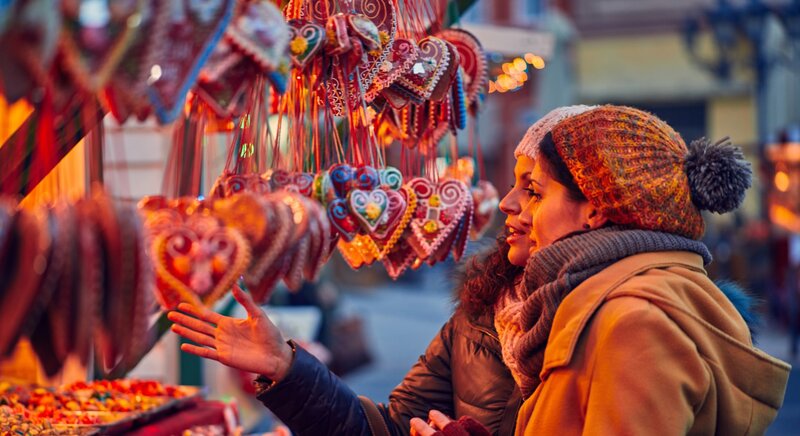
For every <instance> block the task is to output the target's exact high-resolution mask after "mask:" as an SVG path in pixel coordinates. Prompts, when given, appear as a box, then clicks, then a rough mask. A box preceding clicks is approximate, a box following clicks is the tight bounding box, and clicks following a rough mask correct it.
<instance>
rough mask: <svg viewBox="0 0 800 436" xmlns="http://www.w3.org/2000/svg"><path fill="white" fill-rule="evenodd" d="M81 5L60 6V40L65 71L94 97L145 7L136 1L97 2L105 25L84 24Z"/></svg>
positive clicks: (70, 3) (112, 70) (118, 57)
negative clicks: (61, 28) (61, 19)
mask: <svg viewBox="0 0 800 436" xmlns="http://www.w3.org/2000/svg"><path fill="white" fill-rule="evenodd" d="M82 3H83V2H77V1H65V2H63V4H62V10H63V12H64V17H63V18H64V21H65V25H64V26H63V32H64V35H63V36H62V37H61V48H62V50H63V53H64V67H65V68H66V69H67V70H68V71H69V73H70V74H71V75H72V76H73V78H74V79H75V81H76V82H77V83H78V85H79V86H80V87H81V88H83V89H84V90H85V91H86V92H90V93H96V92H97V91H99V90H100V89H101V88H102V87H103V86H105V84H106V82H108V80H109V79H110V78H111V75H112V74H114V72H115V70H116V67H117V65H118V64H119V62H120V61H121V60H122V58H123V56H124V55H125V51H126V50H127V49H128V46H129V45H130V43H131V42H132V40H133V36H134V32H136V31H137V30H139V28H140V27H141V23H142V19H141V17H142V13H143V12H144V11H143V10H142V9H143V8H144V6H145V4H144V2H142V1H137V0H122V1H115V2H113V5H111V4H109V3H110V2H96V3H95V4H96V6H97V7H99V8H103V9H105V10H104V11H103V12H105V14H107V18H106V20H105V22H97V23H95V22H91V23H87V22H86V20H85V19H84V18H83V17H81V4H82Z"/></svg>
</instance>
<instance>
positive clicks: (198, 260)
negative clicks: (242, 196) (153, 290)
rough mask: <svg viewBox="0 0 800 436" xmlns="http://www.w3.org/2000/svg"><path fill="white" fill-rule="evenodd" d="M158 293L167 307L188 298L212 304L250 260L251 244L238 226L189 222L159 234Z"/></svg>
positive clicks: (155, 251) (155, 245)
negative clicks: (239, 230) (204, 224)
mask: <svg viewBox="0 0 800 436" xmlns="http://www.w3.org/2000/svg"><path fill="white" fill-rule="evenodd" d="M152 251H153V255H154V257H155V259H154V260H155V269H156V276H157V279H158V291H159V293H158V295H159V299H160V302H161V304H162V306H163V307H164V308H165V309H168V310H173V309H174V308H175V307H176V306H177V305H178V303H180V302H187V303H191V304H196V305H201V304H202V305H206V306H210V305H211V304H213V303H214V302H216V301H217V300H218V299H219V298H221V297H222V296H223V295H224V294H225V293H226V292H227V291H228V290H229V289H230V288H231V286H233V284H234V283H235V282H236V279H237V278H238V277H239V276H240V275H241V274H243V273H244V272H245V269H246V268H247V266H248V265H249V264H250V247H249V245H248V244H247V241H246V240H245V239H244V237H243V236H242V235H241V234H240V233H239V232H238V231H236V230H234V229H232V228H229V227H222V226H216V227H212V226H201V225H192V224H189V223H187V224H186V225H184V226H181V227H176V228H174V229H172V230H170V231H167V232H165V233H163V234H161V235H160V236H158V237H156V239H155V241H154V242H153V250H152Z"/></svg>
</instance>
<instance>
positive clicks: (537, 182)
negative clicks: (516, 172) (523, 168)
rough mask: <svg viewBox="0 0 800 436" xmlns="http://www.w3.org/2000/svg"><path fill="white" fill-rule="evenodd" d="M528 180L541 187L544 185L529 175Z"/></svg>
mask: <svg viewBox="0 0 800 436" xmlns="http://www.w3.org/2000/svg"><path fill="white" fill-rule="evenodd" d="M528 180H530V181H531V183H536V184H537V185H538V186H539V187H542V188H543V187H544V185H542V184H541V183H540V182H539V181H538V180H536V179H534V178H533V177H529V178H528Z"/></svg>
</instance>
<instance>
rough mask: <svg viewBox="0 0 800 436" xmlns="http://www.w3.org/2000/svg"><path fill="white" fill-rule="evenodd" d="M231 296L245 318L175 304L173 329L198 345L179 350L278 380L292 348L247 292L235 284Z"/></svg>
mask: <svg viewBox="0 0 800 436" xmlns="http://www.w3.org/2000/svg"><path fill="white" fill-rule="evenodd" d="M233 298H235V299H236V301H238V302H239V304H241V305H242V306H243V307H244V309H245V310H246V311H247V318H245V319H237V318H231V317H227V316H222V315H220V314H218V313H216V312H214V311H212V310H210V309H208V308H205V307H197V306H193V305H191V304H186V303H181V304H179V305H178V310H179V311H180V312H178V311H172V312H170V313H169V314H168V315H167V317H168V318H169V320H170V321H172V322H174V323H175V324H174V325H173V326H172V331H174V332H175V333H177V334H179V335H181V336H183V337H184V338H186V339H188V340H190V341H192V342H195V343H196V344H198V345H194V344H182V345H181V350H183V351H185V352H187V353H191V354H194V355H197V356H200V357H205V358H206V359H211V360H216V361H217V362H220V363H222V364H224V365H227V366H230V367H232V368H236V369H240V370H242V371H248V372H253V373H256V374H261V375H263V376H264V377H267V378H269V379H270V380H273V381H281V380H282V379H283V378H284V377H285V376H286V374H287V373H288V372H289V367H290V366H291V364H292V347H291V346H289V344H287V343H286V341H285V340H284V338H283V336H282V335H281V332H280V330H278V328H277V327H275V325H274V324H272V322H271V321H270V320H269V318H267V315H266V314H265V313H264V311H262V310H261V308H260V307H258V305H257V304H256V303H255V302H254V301H253V298H252V297H251V296H250V294H248V293H245V292H244V291H242V290H241V289H240V288H239V287H238V286H234V287H233ZM181 312H184V313H181ZM189 315H191V316H189Z"/></svg>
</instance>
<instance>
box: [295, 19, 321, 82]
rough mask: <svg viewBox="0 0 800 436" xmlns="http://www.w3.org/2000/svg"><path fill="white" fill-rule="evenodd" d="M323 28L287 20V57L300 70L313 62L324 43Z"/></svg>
mask: <svg viewBox="0 0 800 436" xmlns="http://www.w3.org/2000/svg"><path fill="white" fill-rule="evenodd" d="M325 39H326V34H325V28H324V27H322V26H320V25H318V24H315V23H312V22H310V21H306V20H289V57H290V58H291V59H292V64H294V66H295V67H297V68H300V69H301V70H302V69H304V68H305V67H306V65H308V64H309V62H311V61H313V60H314V58H315V57H316V55H317V54H318V53H320V51H321V50H322V47H323V45H324V43H325Z"/></svg>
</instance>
